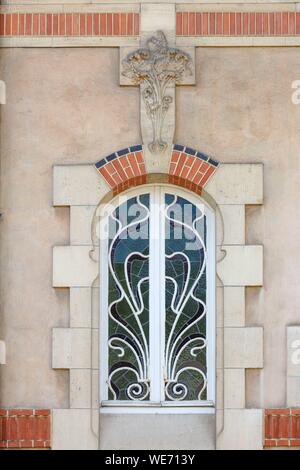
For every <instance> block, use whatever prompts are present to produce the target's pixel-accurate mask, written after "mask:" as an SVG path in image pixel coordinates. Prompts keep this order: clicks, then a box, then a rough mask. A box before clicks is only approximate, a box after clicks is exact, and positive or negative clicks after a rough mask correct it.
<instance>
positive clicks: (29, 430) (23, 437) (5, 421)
mask: <svg viewBox="0 0 300 470" xmlns="http://www.w3.org/2000/svg"><path fill="white" fill-rule="evenodd" d="M50 423H51V413H50V410H44V409H43V410H34V409H7V410H6V409H0V448H2V449H3V448H27V449H33V448H50Z"/></svg>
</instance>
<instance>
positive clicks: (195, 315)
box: [165, 194, 207, 401]
mask: <svg viewBox="0 0 300 470" xmlns="http://www.w3.org/2000/svg"><path fill="white" fill-rule="evenodd" d="M165 204H166V208H165V294H166V295H165V299H166V300H165V309H166V312H165V314H166V321H165V400H167V401H178V400H185V401H186V400H193V401H194V400H206V398H207V364H206V216H205V214H204V208H203V210H201V208H198V207H196V206H195V205H194V204H191V203H190V202H189V201H187V200H186V199H184V198H183V197H179V196H174V195H172V194H166V195H165Z"/></svg>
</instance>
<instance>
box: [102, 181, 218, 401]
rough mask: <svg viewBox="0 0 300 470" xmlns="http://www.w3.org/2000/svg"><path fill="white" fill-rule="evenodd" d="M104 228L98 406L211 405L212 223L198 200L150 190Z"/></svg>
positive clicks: (122, 204)
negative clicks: (99, 401)
mask: <svg viewBox="0 0 300 470" xmlns="http://www.w3.org/2000/svg"><path fill="white" fill-rule="evenodd" d="M107 210H108V215H107V216H106V217H104V218H103V219H102V227H101V234H102V235H101V244H100V400H101V406H116V405H117V406H122V405H126V406H128V405H133V406H134V405H135V406H137V405H139V406H146V405H152V406H155V405H156V406H159V407H162V406H169V407H170V406H183V405H189V406H209V405H210V406H213V405H214V395H215V220H214V213H213V211H212V209H211V208H210V207H209V206H208V205H207V204H206V203H205V202H204V201H203V200H202V199H200V198H199V196H196V195H194V194H192V193H190V192H189V191H187V190H184V189H180V188H176V187H174V186H164V185H159V184H157V185H151V186H150V185H149V186H148V185H145V186H142V187H139V188H135V189H133V190H131V191H128V192H127V193H126V194H125V195H124V194H122V195H121V196H120V197H118V198H117V199H116V200H115V202H114V203H113V204H112V205H111V206H110V207H109V208H108V209H107Z"/></svg>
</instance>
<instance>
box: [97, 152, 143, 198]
mask: <svg viewBox="0 0 300 470" xmlns="http://www.w3.org/2000/svg"><path fill="white" fill-rule="evenodd" d="M95 166H96V169H97V171H99V173H100V174H101V175H102V176H103V178H104V179H105V180H106V182H107V183H108V185H109V186H110V188H111V189H113V190H114V192H115V193H119V192H121V191H124V190H125V189H127V188H129V187H131V186H137V185H138V184H143V183H145V182H146V177H145V175H146V168H145V163H144V156H143V148H142V146H141V145H135V146H133V147H129V148H126V149H123V150H119V151H118V152H115V153H112V154H111V155H108V156H107V157H106V158H103V159H102V160H99V161H98V162H97V163H96V164H95Z"/></svg>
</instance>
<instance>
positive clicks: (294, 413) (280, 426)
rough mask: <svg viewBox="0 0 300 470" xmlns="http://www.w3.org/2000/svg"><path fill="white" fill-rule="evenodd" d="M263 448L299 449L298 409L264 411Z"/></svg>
mask: <svg viewBox="0 0 300 470" xmlns="http://www.w3.org/2000/svg"><path fill="white" fill-rule="evenodd" d="M265 447H300V409H299V408H282V409H272V408H271V409H267V410H265Z"/></svg>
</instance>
